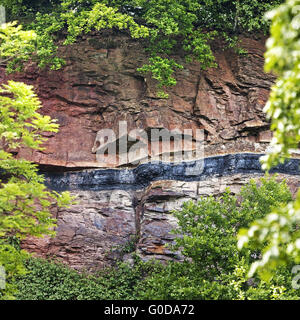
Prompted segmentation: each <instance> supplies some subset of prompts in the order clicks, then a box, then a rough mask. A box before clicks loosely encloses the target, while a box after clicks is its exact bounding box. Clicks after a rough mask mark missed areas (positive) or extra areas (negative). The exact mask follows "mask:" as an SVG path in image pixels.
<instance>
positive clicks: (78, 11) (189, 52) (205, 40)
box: [0, 0, 282, 97]
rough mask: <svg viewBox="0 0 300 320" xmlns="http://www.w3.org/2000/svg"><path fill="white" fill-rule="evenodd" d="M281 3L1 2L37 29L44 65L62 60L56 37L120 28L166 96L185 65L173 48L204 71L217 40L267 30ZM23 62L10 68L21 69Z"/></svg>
mask: <svg viewBox="0 0 300 320" xmlns="http://www.w3.org/2000/svg"><path fill="white" fill-rule="evenodd" d="M280 3H282V0H269V1H258V0H254V1H253V0H235V1H228V0H218V1H211V0H198V1H194V0H147V1H146V0H113V1H107V0H102V1H101V0H79V1H78V0H76V1H75V0H44V1H28V0H14V1H11V0H9V1H8V0H0V4H2V5H3V6H5V7H6V9H7V12H8V19H9V21H13V20H16V19H17V20H20V21H21V22H22V23H23V24H24V26H25V28H26V29H30V30H34V31H35V32H36V34H37V38H36V40H35V41H34V44H35V50H33V51H32V53H35V55H34V56H33V57H35V58H36V60H37V61H38V63H39V66H40V67H45V66H47V65H48V66H50V67H51V68H52V69H59V68H61V67H62V65H63V64H64V60H63V59H62V58H61V57H58V56H57V48H58V41H60V43H63V44H65V45H69V44H72V43H74V42H75V41H76V40H77V39H78V37H79V36H80V35H82V34H87V33H89V32H90V31H100V30H104V29H118V30H124V31H126V32H128V33H129V34H130V35H131V37H132V38H134V39H141V40H142V41H143V42H144V45H145V46H146V50H147V52H148V54H149V63H148V64H146V65H144V66H141V68H140V69H138V70H139V71H140V72H141V73H150V74H151V75H152V77H153V78H154V79H156V80H157V85H158V89H159V90H158V96H159V97H167V95H166V93H165V88H166V87H168V86H172V85H175V84H176V79H175V77H174V72H175V71H176V69H181V68H183V66H182V64H179V63H178V62H176V61H174V60H173V59H172V57H171V55H172V52H174V50H176V51H177V52H181V53H182V54H183V55H184V56H185V59H186V60H187V61H191V60H193V59H196V60H198V61H199V62H200V63H201V67H202V68H203V69H205V68H207V67H214V66H215V65H216V64H215V58H214V55H213V52H212V48H211V41H212V40H213V39H214V38H216V37H218V38H222V39H223V40H224V41H225V42H227V46H231V47H235V48H238V35H239V34H240V33H242V32H253V33H254V32H256V33H257V32H259V33H262V32H267V31H268V26H269V23H268V21H267V20H265V19H264V14H265V12H266V11H268V10H269V9H271V8H274V7H275V6H277V5H278V4H280ZM239 50H240V52H243V51H242V49H241V48H240V49H239ZM23 58H26V57H24V56H23ZM21 60H22V59H20V58H19V59H17V61H15V62H16V63H15V64H11V65H10V68H9V70H10V71H12V70H14V67H16V68H18V69H19V68H20V66H22V61H21ZM23 60H24V59H23ZM25 60H26V59H25Z"/></svg>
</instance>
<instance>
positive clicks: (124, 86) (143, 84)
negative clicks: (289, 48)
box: [0, 33, 274, 168]
mask: <svg viewBox="0 0 300 320" xmlns="http://www.w3.org/2000/svg"><path fill="white" fill-rule="evenodd" d="M264 40H265V39H259V40H255V39H250V38H243V39H242V43H243V46H244V48H245V49H246V50H247V51H248V54H247V55H245V56H241V55H240V56H239V55H237V54H235V53H234V52H233V51H232V50H225V51H224V50H223V47H221V45H220V47H218V44H216V45H215V46H216V47H215V56H216V61H217V63H218V67H217V68H212V69H209V70H207V71H202V70H201V69H200V65H199V63H197V62H194V63H190V64H186V63H185V62H184V60H183V58H181V57H178V56H177V57H176V59H177V60H178V61H180V62H182V64H183V65H184V66H185V68H184V70H181V71H178V72H177V74H176V78H177V79H178V82H177V85H176V86H175V87H173V88H171V89H170V90H169V93H170V96H169V99H167V100H163V99H157V97H156V91H157V90H156V87H155V82H154V81H153V80H151V77H150V76H149V77H148V76H147V77H146V78H144V77H143V76H141V74H139V73H138V72H137V71H136V69H137V68H138V67H140V66H141V65H143V63H146V62H147V57H146V55H145V53H144V50H143V48H142V46H141V44H140V43H139V42H137V41H134V40H132V39H130V38H128V37H127V36H126V35H125V34H121V33H117V34H113V35H112V34H111V33H103V34H102V35H98V36H93V37H86V38H84V39H82V40H81V41H78V43H75V44H74V45H72V46H68V47H63V48H61V54H62V56H64V57H66V60H67V65H66V66H65V67H64V68H63V69H62V70H60V71H38V70H37V69H36V68H35V67H34V66H28V67H27V69H26V72H25V73H22V74H20V75H19V76H18V77H19V80H22V81H25V82H26V83H28V84H32V85H34V87H35V89H36V92H37V93H38V95H39V97H40V98H41V99H42V102H43V109H42V112H43V113H44V114H48V115H50V116H51V117H53V118H56V119H58V123H59V124H60V131H59V133H58V134H55V135H50V136H48V138H49V140H48V142H47V145H46V147H47V149H46V150H45V151H43V152H33V153H32V152H28V151H26V150H21V151H20V152H19V156H20V157H24V156H25V157H26V158H28V159H30V160H33V161H35V162H37V163H40V164H43V165H53V166H60V167H70V168H86V167H115V166H117V165H118V163H116V162H115V161H114V159H110V158H107V159H103V162H102V163H99V162H98V161H96V154H95V153H93V152H92V149H93V147H94V150H95V148H96V146H95V145H94V142H95V138H96V134H97V132H98V131H99V130H101V129H103V128H110V129H113V130H114V132H115V133H116V137H118V135H119V121H126V122H127V125H128V131H131V130H133V129H144V130H146V131H149V130H151V129H153V128H157V129H161V128H166V129H168V130H174V129H177V130H181V131H183V130H184V129H191V130H192V131H193V135H195V131H196V129H203V130H204V134H205V141H206V148H205V154H206V155H215V154H220V153H233V152H234V153H236V152H247V151H249V152H262V151H263V150H265V147H266V144H267V143H268V142H269V141H270V138H271V135H270V132H269V131H268V128H269V125H268V123H267V121H266V119H265V116H264V114H263V112H262V109H263V107H264V105H265V102H266V100H267V99H268V95H269V88H270V85H271V84H272V81H273V80H274V79H273V77H272V76H271V75H268V74H265V73H264V72H263V63H264V60H263V53H264V49H265V48H264ZM18 77H16V76H15V75H14V78H15V79H16V78H18ZM6 79H7V77H6V76H5V74H4V72H1V73H0V82H2V81H5V80H6Z"/></svg>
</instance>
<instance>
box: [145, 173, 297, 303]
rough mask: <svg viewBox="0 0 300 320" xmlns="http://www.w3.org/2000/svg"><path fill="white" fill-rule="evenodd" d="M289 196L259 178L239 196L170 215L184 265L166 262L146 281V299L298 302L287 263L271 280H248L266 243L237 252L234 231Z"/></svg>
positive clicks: (210, 200) (281, 185) (204, 201)
mask: <svg viewBox="0 0 300 320" xmlns="http://www.w3.org/2000/svg"><path fill="white" fill-rule="evenodd" d="M290 199H291V194H290V192H289V190H288V187H287V185H286V183H285V182H280V183H278V182H276V180H275V178H274V177H273V178H270V179H269V178H265V179H261V181H260V186H258V185H257V184H256V183H255V182H254V181H251V182H250V183H249V184H248V185H246V186H245V187H243V189H242V191H241V193H240V194H239V195H238V197H236V196H233V195H231V194H230V193H229V191H226V192H225V193H224V195H222V196H221V197H219V198H217V199H215V198H213V197H209V198H201V199H200V200H199V201H198V202H197V203H193V202H192V201H190V202H187V203H186V204H185V205H184V206H183V209H182V210H181V211H179V212H176V213H175V216H176V217H177V219H178V222H179V223H178V225H179V227H178V228H177V229H176V230H175V233H176V234H177V235H178V237H177V238H176V245H175V249H179V248H181V249H182V253H183V255H184V256H185V257H186V261H185V262H184V263H178V262H173V263H170V264H169V265H168V266H167V267H166V268H165V269H164V270H163V271H162V272H160V273H156V274H152V275H150V276H149V277H147V278H146V279H145V281H144V282H143V283H142V284H141V287H143V288H145V291H144V293H142V294H141V297H142V298H145V299H205V300H206V299H230V300H232V299H238V300H240V299H248V300H250V299H267V300H269V299H275V300H277V299H299V292H296V291H295V290H293V289H292V288H291V285H292V273H291V265H289V266H287V267H282V268H279V269H277V271H276V273H275V275H274V276H273V278H272V280H271V282H269V283H268V282H266V281H264V280H260V279H259V278H258V277H253V278H251V279H250V280H249V279H248V271H249V268H250V265H251V263H252V262H253V261H254V260H256V259H257V257H258V256H259V255H260V251H261V250H262V249H263V247H264V246H265V245H266V244H265V243H263V244H261V245H260V246H259V247H256V246H255V247H254V246H252V245H253V244H252V243H250V244H249V247H248V248H244V249H243V250H242V251H239V250H238V249H237V239H236V233H237V231H238V229H239V228H240V227H247V226H248V225H249V224H250V223H251V222H252V221H253V220H254V219H257V218H263V217H265V216H266V215H267V214H268V213H270V212H271V211H272V209H273V208H274V207H276V206H278V205H281V204H282V203H287V202H288V201H290Z"/></svg>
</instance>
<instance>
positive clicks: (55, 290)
mask: <svg viewBox="0 0 300 320" xmlns="http://www.w3.org/2000/svg"><path fill="white" fill-rule="evenodd" d="M26 267H27V269H28V271H29V272H28V273H27V274H26V275H23V276H21V277H19V279H18V281H17V287H18V289H19V294H18V296H17V298H18V299H20V300H132V299H138V297H139V291H138V290H137V289H136V288H137V285H138V283H139V282H140V281H142V279H143V278H144V277H145V275H146V274H148V273H152V272H155V271H156V270H159V268H161V267H160V266H158V265H155V264H152V263H143V262H141V261H140V260H139V259H138V258H135V263H134V265H133V266H132V267H131V266H130V265H129V264H126V263H118V264H117V266H116V267H114V268H105V269H103V270H101V271H100V272H98V273H96V274H94V275H89V274H86V273H78V272H77V271H75V270H72V269H70V268H68V267H67V266H64V265H63V264H61V263H54V262H50V261H46V260H42V259H36V258H34V259H33V258H32V259H30V260H28V261H27V263H26Z"/></svg>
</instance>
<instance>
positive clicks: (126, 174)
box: [40, 153, 300, 191]
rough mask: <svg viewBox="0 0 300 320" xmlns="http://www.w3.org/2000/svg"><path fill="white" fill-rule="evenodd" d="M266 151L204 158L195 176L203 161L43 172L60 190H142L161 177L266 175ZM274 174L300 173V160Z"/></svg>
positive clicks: (198, 178)
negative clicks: (196, 170) (262, 159)
mask: <svg viewBox="0 0 300 320" xmlns="http://www.w3.org/2000/svg"><path fill="white" fill-rule="evenodd" d="M261 156H262V154H254V153H240V154H228V155H220V156H214V157H208V158H205V159H204V166H203V171H202V173H200V174H197V175H194V176H191V175H188V174H187V170H189V169H193V168H195V167H196V166H197V165H199V164H200V163H201V160H198V161H192V162H181V163H179V164H175V163H165V162H156V163H145V164H141V165H139V166H138V167H136V168H134V169H96V170H85V171H76V172H60V173H59V172H57V173H55V172H43V171H40V173H41V174H44V176H45V178H46V181H45V184H46V186H47V187H49V188H50V189H53V190H56V191H63V190H70V191H72V190H90V191H100V190H116V189H120V190H140V189H143V188H145V187H147V186H148V185H149V184H150V183H151V182H154V181H158V180H177V181H186V182H191V181H202V180H206V179H207V178H209V177H222V176H230V175H234V174H239V173H240V174H263V173H264V171H263V170H262V169H261V164H260V162H259V158H260V157H261ZM270 173H283V174H288V175H296V176H297V175H300V159H290V160H287V161H286V162H285V163H284V164H280V165H278V166H276V167H274V168H273V169H272V170H271V171H270Z"/></svg>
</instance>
